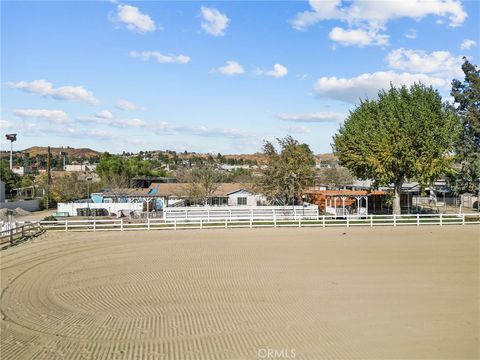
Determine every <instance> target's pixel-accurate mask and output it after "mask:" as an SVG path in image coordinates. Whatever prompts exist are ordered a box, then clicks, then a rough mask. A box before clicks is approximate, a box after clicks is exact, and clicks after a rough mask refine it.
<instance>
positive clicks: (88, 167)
mask: <svg viewBox="0 0 480 360" xmlns="http://www.w3.org/2000/svg"><path fill="white" fill-rule="evenodd" d="M96 169H97V165H96V164H68V165H65V167H64V168H63V170H64V171H69V172H85V171H95V170H96Z"/></svg>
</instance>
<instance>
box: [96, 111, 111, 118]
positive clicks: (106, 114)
mask: <svg viewBox="0 0 480 360" xmlns="http://www.w3.org/2000/svg"><path fill="white" fill-rule="evenodd" d="M95 116H96V117H97V118H100V119H112V118H113V115H112V113H111V112H110V111H108V110H102V111H100V112H99V113H98V114H95Z"/></svg>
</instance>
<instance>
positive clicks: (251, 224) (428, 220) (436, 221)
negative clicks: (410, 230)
mask: <svg viewBox="0 0 480 360" xmlns="http://www.w3.org/2000/svg"><path fill="white" fill-rule="evenodd" d="M40 224H41V226H42V228H43V229H45V230H53V231H113V230H116V231H127V230H178V229H213V228H225V229H229V228H259V227H271V228H277V227H331V226H342V227H351V226H370V227H373V226H405V225H410V226H421V225H439V226H444V225H470V224H480V214H478V213H477V214H416V215H409V214H405V215H367V216H358V215H347V216H345V217H344V218H338V217H335V216H331V215H318V216H317V218H315V219H306V218H302V217H299V218H298V219H277V218H273V219H266V220H258V219H254V218H250V219H229V218H227V217H225V218H221V219H220V218H218V219H217V218H215V219H214V218H210V219H191V220H189V221H185V220H177V219H173V221H170V222H166V221H165V220H163V219H146V222H142V223H139V222H133V221H129V220H125V219H109V220H104V219H89V220H69V219H65V220H56V221H40Z"/></svg>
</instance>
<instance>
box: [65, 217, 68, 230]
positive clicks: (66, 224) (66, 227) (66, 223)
mask: <svg viewBox="0 0 480 360" xmlns="http://www.w3.org/2000/svg"><path fill="white" fill-rule="evenodd" d="M65 232H68V220H67V219H65Z"/></svg>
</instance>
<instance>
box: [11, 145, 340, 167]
mask: <svg viewBox="0 0 480 360" xmlns="http://www.w3.org/2000/svg"><path fill="white" fill-rule="evenodd" d="M50 149H51V152H52V155H53V156H55V155H59V154H60V152H62V151H63V152H65V153H67V157H82V158H89V157H92V156H99V155H101V154H102V152H101V151H96V150H92V149H90V148H73V147H69V146H67V147H51V148H50ZM2 152H3V151H2ZM21 152H22V153H24V154H25V153H28V154H29V155H30V156H36V155H46V154H47V147H46V146H32V147H29V148H28V149H25V150H22V151H21ZM148 153H157V154H166V155H168V156H169V157H172V156H173V154H172V153H171V152H167V151H163V150H155V151H148ZM176 154H177V156H178V157H179V158H180V159H189V158H192V157H203V158H207V157H208V156H210V155H211V156H213V157H214V158H215V157H216V155H215V154H208V153H186V154H185V153H182V152H178V153H176ZM132 155H133V154H131V156H132ZM223 156H224V157H225V158H227V159H236V160H239V159H243V160H251V161H257V162H259V163H262V162H264V161H265V156H264V155H263V154H262V153H253V154H225V155H223ZM315 158H316V159H317V161H327V162H329V161H336V160H337V159H336V157H335V155H333V154H331V153H327V154H316V155H315Z"/></svg>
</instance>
